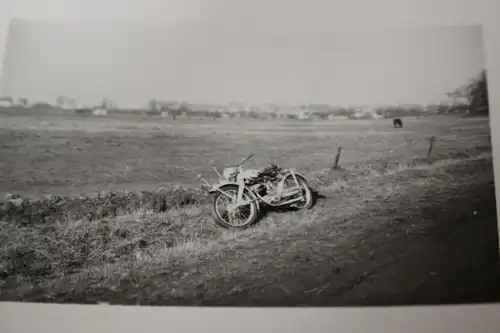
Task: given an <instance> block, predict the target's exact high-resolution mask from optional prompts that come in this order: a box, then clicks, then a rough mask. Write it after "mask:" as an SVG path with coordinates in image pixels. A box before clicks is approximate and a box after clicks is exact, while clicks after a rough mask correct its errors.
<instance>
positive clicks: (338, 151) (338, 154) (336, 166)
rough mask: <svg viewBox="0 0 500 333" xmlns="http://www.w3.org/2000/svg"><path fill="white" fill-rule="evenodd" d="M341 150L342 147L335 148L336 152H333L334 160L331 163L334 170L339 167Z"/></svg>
mask: <svg viewBox="0 0 500 333" xmlns="http://www.w3.org/2000/svg"><path fill="white" fill-rule="evenodd" d="M341 152H342V147H338V148H337V153H336V154H335V162H334V163H333V167H332V169H333V170H336V169H337V168H338V167H339V160H340V153H341Z"/></svg>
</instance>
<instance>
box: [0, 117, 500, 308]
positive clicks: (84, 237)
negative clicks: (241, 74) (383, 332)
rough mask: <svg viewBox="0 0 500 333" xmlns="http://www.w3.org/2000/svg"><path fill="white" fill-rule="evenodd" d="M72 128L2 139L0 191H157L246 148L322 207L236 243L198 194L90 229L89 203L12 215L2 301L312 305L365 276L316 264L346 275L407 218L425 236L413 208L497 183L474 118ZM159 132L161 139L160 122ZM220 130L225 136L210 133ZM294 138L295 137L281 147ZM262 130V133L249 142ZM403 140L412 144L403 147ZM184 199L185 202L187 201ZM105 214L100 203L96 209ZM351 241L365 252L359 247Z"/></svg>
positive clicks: (0, 253) (237, 237)
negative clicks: (288, 173)
mask: <svg viewBox="0 0 500 333" xmlns="http://www.w3.org/2000/svg"><path fill="white" fill-rule="evenodd" d="M8 119H10V121H11V122H15V121H14V120H12V119H15V118H8ZM23 121H26V122H28V121H30V120H29V119H24V118H23ZM31 121H32V120H31ZM71 121H72V120H67V119H66V120H64V121H60V120H57V119H56V120H52V121H51V122H52V124H55V125H52V127H56V129H54V128H52V129H50V130H47V131H45V130H42V129H40V127H37V129H36V130H26V128H24V129H23V131H19V132H16V131H15V130H12V129H6V128H4V129H1V130H0V135H1V140H0V142H2V144H3V148H2V149H1V150H0V154H1V156H0V157H2V158H0V161H2V162H1V163H2V164H1V168H2V169H1V171H2V172H1V173H0V174H1V175H2V177H1V179H0V187H2V188H5V190H6V191H9V192H17V193H28V192H29V193H31V194H33V193H34V194H35V195H41V194H43V193H51V194H53V193H60V195H65V194H66V195H67V194H68V192H69V191H67V189H68V188H70V187H73V189H74V193H69V194H80V195H81V194H83V193H85V192H87V193H88V192H92V191H94V192H97V190H102V189H107V190H109V189H113V190H120V189H123V188H125V189H132V190H131V192H133V191H134V189H137V188H141V189H148V188H150V189H156V188H158V187H160V186H161V185H162V184H161V183H160V182H159V181H158V179H162V180H165V183H169V181H172V180H179V182H180V183H189V180H190V179H191V177H192V176H193V175H194V174H196V173H199V172H200V171H206V170H207V169H209V168H207V163H206V161H207V160H210V159H213V160H214V162H215V164H216V165H218V166H221V165H222V164H226V163H229V162H230V161H231V162H234V161H235V160H234V159H235V156H234V155H235V152H238V155H241V156H243V155H245V154H246V153H248V152H250V151H253V152H255V153H256V154H257V156H258V158H257V159H256V162H264V161H265V162H264V163H270V162H275V163H278V164H285V165H286V166H291V167H297V168H298V169H299V170H300V171H302V170H304V173H305V174H306V175H307V176H308V177H309V178H310V179H311V182H312V184H313V185H314V187H315V188H316V189H317V190H318V191H319V192H320V193H321V194H323V195H325V196H326V198H325V199H324V200H321V201H320V202H318V205H317V206H316V207H315V208H314V209H313V210H312V211H310V212H306V213H291V214H277V213H273V214H269V215H268V216H267V217H265V219H264V220H263V221H262V222H261V223H259V225H258V226H257V227H256V228H253V229H251V230H247V231H243V232H231V231H224V230H222V229H220V228H217V227H216V226H215V225H214V224H213V223H212V221H211V220H210V217H209V206H208V204H207V201H206V199H207V198H205V197H204V196H203V195H201V194H199V193H196V192H193V190H183V191H184V192H183V193H184V194H183V195H177V196H175V195H171V194H168V195H167V196H163V197H161V200H162V201H163V202H168V205H166V206H165V207H166V208H162V209H158V208H157V207H156V206H154V205H144V204H143V202H144V200H142V201H141V200H139V203H138V204H137V205H135V204H134V205H130V206H129V207H128V209H125V210H121V211H120V210H115V212H114V214H111V215H110V216H109V217H103V216H102V215H98V214H97V215H96V214H95V209H94V208H92V209H90V211H91V212H94V213H93V215H92V216H94V218H93V219H89V218H88V212H89V210H88V209H87V210H84V209H82V208H81V207H82V205H83V206H85V205H87V203H88V201H89V200H90V199H85V200H83V201H82V202H79V203H78V202H77V203H75V202H76V201H71V202H72V203H71V204H68V206H64V207H63V208H61V209H60V212H61V213H64V212H67V211H71V209H70V208H68V207H73V208H72V210H73V211H74V212H75V214H73V216H72V217H68V215H66V216H63V215H56V214H54V213H52V215H51V216H56V218H53V219H52V220H47V221H45V223H20V221H21V220H22V218H20V217H18V218H17V219H14V220H13V221H2V222H0V290H1V294H0V299H3V300H28V301H29V300H33V301H41V300H43V301H57V302H97V301H111V302H118V303H131V304H136V303H141V304H176V302H177V303H182V304H200V303H204V302H208V303H210V302H216V300H217V299H219V298H220V297H221V295H227V297H229V298H230V297H232V296H231V295H235V296H234V297H237V296H238V295H242V294H245V293H249V292H250V293H252V292H257V291H258V290H264V289H266V288H271V287H272V288H275V287H277V288H279V290H281V293H284V294H285V295H288V296H290V295H293V294H297V293H299V294H301V295H302V294H303V292H304V291H305V289H307V291H309V293H311V294H316V295H319V294H321V293H323V292H324V291H325V290H327V289H328V288H334V289H335V288H337V287H339V283H340V284H342V283H347V282H345V281H347V280H349V279H350V278H352V277H353V276H355V275H359V274H360V273H359V272H358V271H356V270H355V269H354V270H352V269H351V268H349V270H347V271H348V273H346V274H347V275H346V276H344V277H343V278H342V279H340V280H339V281H344V282H342V283H341V282H338V283H337V282H336V283H333V284H332V286H331V287H328V286H326V287H325V285H322V284H323V283H324V280H322V279H323V278H325V276H326V275H324V274H323V273H324V269H323V268H321V269H319V268H318V267H320V266H321V265H323V266H324V265H325V264H324V263H325V262H331V259H332V257H331V256H332V255H333V258H334V259H335V260H334V261H335V265H334V266H335V269H343V268H342V267H344V268H345V267H353V265H355V264H356V262H357V261H359V258H360V257H361V256H365V255H367V253H368V252H374V251H376V249H377V247H379V248H380V246H382V245H380V244H383V243H384V239H385V238H384V236H383V235H384V234H385V233H386V232H387V228H388V227H389V226H390V227H391V228H393V226H394V221H397V220H400V219H403V220H408V223H409V224H408V223H407V224H405V226H404V232H406V233H412V232H416V230H421V229H423V228H424V227H425V226H428V225H429V224H432V221H435V220H436V218H434V219H433V218H424V219H423V220H421V219H420V220H419V216H421V212H422V210H425V209H428V208H429V207H433V206H435V205H436V204H439V203H442V206H443V207H445V206H446V203H447V202H448V200H451V198H453V197H456V196H457V195H458V196H459V197H460V196H461V197H463V195H462V194H463V193H465V192H466V191H467V190H468V189H470V188H472V187H474V186H476V185H478V184H479V185H481V184H484V183H487V182H489V181H491V180H492V175H493V172H492V170H491V167H492V164H491V155H490V148H489V147H488V146H487V140H486V138H485V137H484V134H485V133H486V134H488V131H489V128H488V127H487V123H486V126H485V123H484V121H483V122H481V121H478V120H468V122H467V123H465V121H464V120H453V122H454V123H453V124H452V125H446V123H445V122H444V120H439V121H441V123H440V122H439V121H437V124H436V123H432V122H430V121H429V120H427V121H428V122H427V123H425V122H418V123H417V122H415V123H412V122H411V121H405V126H407V129H404V131H400V132H398V131H395V130H392V129H390V128H387V127H389V126H388V125H387V124H385V123H382V122H380V123H374V124H365V123H362V122H359V124H358V125H357V126H356V125H352V123H349V124H351V125H350V126H351V127H348V126H346V124H342V125H335V124H322V125H319V124H314V123H312V124H311V123H306V124H302V125H294V126H292V123H279V124H275V128H274V129H273V128H272V127H271V126H270V125H266V124H262V123H261V124H258V123H257V124H254V123H250V124H239V123H237V122H235V123H222V124H221V123H217V124H211V123H210V124H208V125H207V128H206V129H205V130H203V127H201V128H202V130H200V131H198V132H195V131H193V130H192V129H191V128H192V127H191V125H190V124H181V125H179V127H171V128H170V129H171V132H169V133H168V134H165V133H161V134H159V133H158V130H156V131H154V133H153V134H151V133H152V132H151V131H150V128H151V126H153V125H150V124H146V125H144V124H140V125H137V127H138V129H139V130H138V132H137V133H135V132H134V133H130V132H127V133H120V131H119V130H116V128H114V129H112V130H113V131H112V132H103V131H102V129H99V130H95V128H93V126H94V125H95V124H94V123H91V125H92V126H87V127H84V125H82V123H77V126H79V132H72V133H69V132H67V130H68V127H71V126H68V122H71ZM19 123H21V122H17V124H19ZM61 124H62V125H61ZM108 125H109V126H111V125H110V124H108ZM18 126H19V127H21V125H18ZM23 126H27V125H26V124H24V125H23ZM57 126H59V127H60V128H57ZM95 126H97V125H95ZM101 126H102V124H101ZM119 126H125V125H124V124H123V123H121V124H120V125H119ZM129 126H131V125H129ZM154 126H159V127H160V128H161V129H162V130H165V128H162V127H161V126H162V125H161V124H160V125H157V124H156V125H154ZM453 126H454V127H453ZM459 126H462V128H463V130H462V131H460V132H459V134H456V135H455V134H453V135H454V139H453V140H451V139H450V138H449V136H450V135H451V134H450V133H451V132H452V130H454V129H456V128H457V127H459ZM467 126H468V127H467ZM228 127H229V128H230V129H227V128H228ZM297 127H299V129H297ZM89 128H92V129H91V130H90V129H89ZM141 128H142V129H141ZM450 128H451V129H450ZM478 128H479V129H482V131H479V130H478ZM224 129H226V131H227V133H229V134H226V135H224V134H221V133H220V132H219V134H217V135H213V134H212V133H211V131H216V130H224ZM318 129H321V130H319V131H318ZM297 130H298V131H300V132H301V133H302V134H303V137H300V138H298V137H291V136H290V133H292V132H295V131H297ZM169 131H170V130H169ZM238 131H239V133H238V134H236V133H237V132H238ZM257 131H258V132H260V134H261V136H260V137H256V138H255V137H251V135H250V133H255V132H257ZM315 131H316V132H315ZM447 131H448V132H447ZM155 133H156V134H155ZM280 133H281V134H280ZM439 133H441V137H443V138H444V137H446V135H447V136H448V138H447V139H446V140H448V141H444V139H443V140H442V141H441V145H440V146H438V148H437V149H436V152H435V155H434V156H433V157H432V158H431V159H422V158H421V157H423V156H425V151H426V144H425V140H423V141H422V140H420V141H418V139H419V138H420V139H422V138H425V136H427V135H436V136H438V134H439ZM182 134H184V135H182ZM252 135H254V134H252ZM408 137H412V138H414V140H415V141H416V142H417V143H416V144H414V145H413V146H412V145H409V144H408V141H409V140H407V139H408ZM438 137H439V136H438ZM249 138H252V139H253V141H252V142H249V141H248V139H249ZM405 138H406V139H405ZM277 140H279V141H277ZM410 141H411V140H410ZM166 142H167V143H170V144H171V146H169V145H166V144H165V143H166ZM422 142H424V143H422ZM271 143H273V144H272V145H271ZM336 144H342V145H343V146H344V147H347V148H346V153H345V154H346V156H343V157H342V158H341V162H343V163H341V164H342V169H340V170H335V171H331V170H329V166H330V163H331V160H332V155H331V154H330V151H334V148H333V147H334V146H335V145H336ZM415 145H416V146H419V145H420V146H419V147H417V148H415V147H414V146H415ZM409 146H411V147H409ZM214 147H216V148H214ZM377 149H378V150H377ZM384 149H385V150H384ZM349 150H351V151H350V152H349ZM391 151H392V153H391ZM48 152H50V153H51V154H52V156H50V158H49V157H48V156H47V154H48ZM293 152H301V153H300V155H299V156H297V155H293ZM28 153H29V154H28ZM236 159H238V158H237V157H236ZM266 159H267V160H266ZM63 163H65V165H62V164H63ZM34 166H35V167H36V169H34ZM51 171H52V172H51ZM9 177H10V178H9ZM11 179H16V181H17V183H15V184H13V183H12V182H10V180H11ZM169 188H172V186H171V184H170V185H169ZM439 188H441V189H443V190H441V191H439V190H437V189H439ZM434 192H435V193H434ZM148 193H151V195H154V193H157V192H148ZM168 193H170V192H168ZM186 193H187V194H186ZM193 194H196V195H195V196H194V197H193V198H194V199H193V200H192V201H189V202H188V203H186V202H185V197H186V195H193ZM117 197H120V195H118V196H117ZM105 198H106V197H105ZM121 198H124V199H123V200H125V202H130V201H134V200H131V199H130V198H129V197H127V196H121ZM75 200H76V199H75ZM92 200H96V199H92ZM149 202H150V201H149ZM102 205H103V204H102V202H101V201H97V203H96V204H95V205H94V206H92V207H97V208H99V207H100V206H102ZM114 205H116V206H120V205H121V204H119V203H114ZM87 206H88V205H87ZM121 206H123V205H121ZM121 206H120V207H121ZM125 206H126V204H125ZM426 207H427V208H426ZM87 208H88V207H87ZM97 208H96V209H97ZM93 209H94V210H93ZM78 212H80V213H81V212H84V213H81V214H78ZM398 228H399V227H398ZM377 235H379V236H377ZM360 242H361V243H364V242H367V243H369V244H370V245H369V246H367V247H363V249H362V250H359V244H360ZM384 251H385V250H384ZM329 256H330V257H329ZM381 257H382V259H381V261H380V262H386V261H391V260H395V259H394V258H396V257H398V256H397V255H396V254H395V253H392V254H390V253H389V254H384V255H381ZM380 262H378V264H380ZM308 263H309V264H310V265H309V264H308ZM322 263H323V264H322ZM307 265H309V266H307ZM308 270H310V271H311V272H312V273H311V272H309V273H308V272H307V271H308ZM315 270H316V271H315ZM314 272H316V273H314ZM292 273H293V274H294V275H295V276H299V277H300V276H303V279H306V280H307V281H305V282H304V281H302V282H297V279H295V280H294V281H293V282H292V283H291V284H290V283H289V284H288V285H287V279H288V278H283V274H286V276H288V277H289V276H290V274H292ZM249 274H251V276H249ZM311 274H313V275H314V274H316V275H317V276H315V277H314V276H311ZM274 276H280V278H277V277H276V278H275V277H274ZM276 279H278V280H276ZM300 279H301V278H299V280H300ZM346 279H347V280H346ZM277 281H278V282H279V283H278V282H277ZM301 283H303V284H304V285H303V286H301ZM347 284H348V283H347ZM306 287H307V288H306ZM263 288H264V289H263ZM266 290H268V289H266ZM273 290H274V289H273ZM300 290H302V291H300ZM311 290H312V291H311ZM276 292H277V291H276V290H274V291H270V293H271V294H273V293H276ZM238 297H239V296H238ZM239 299H240V300H241V298H239ZM248 302H250V301H248ZM248 302H247V303H248Z"/></svg>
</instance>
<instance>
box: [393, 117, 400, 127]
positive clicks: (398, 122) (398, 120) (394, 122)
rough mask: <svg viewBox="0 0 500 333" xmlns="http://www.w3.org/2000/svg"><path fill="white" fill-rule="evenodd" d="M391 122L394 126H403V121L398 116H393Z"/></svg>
mask: <svg viewBox="0 0 500 333" xmlns="http://www.w3.org/2000/svg"><path fill="white" fill-rule="evenodd" d="M392 124H393V125H394V128H398V127H399V128H401V127H403V121H402V120H401V119H399V118H395V119H394V120H393V121H392Z"/></svg>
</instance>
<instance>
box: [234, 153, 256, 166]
mask: <svg viewBox="0 0 500 333" xmlns="http://www.w3.org/2000/svg"><path fill="white" fill-rule="evenodd" d="M253 156H254V155H253V153H252V154H250V155H248V156H247V157H245V158H243V159H242V160H241V161H240V163H239V164H238V166H242V165H243V163H245V162H246V161H248V160H249V159H251V158H252V157H253Z"/></svg>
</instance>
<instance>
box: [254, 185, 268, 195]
mask: <svg viewBox="0 0 500 333" xmlns="http://www.w3.org/2000/svg"><path fill="white" fill-rule="evenodd" d="M252 189H253V190H254V191H255V192H257V193H258V194H259V195H260V196H264V195H266V193H267V187H266V186H265V185H264V184H256V185H254V186H252Z"/></svg>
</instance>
